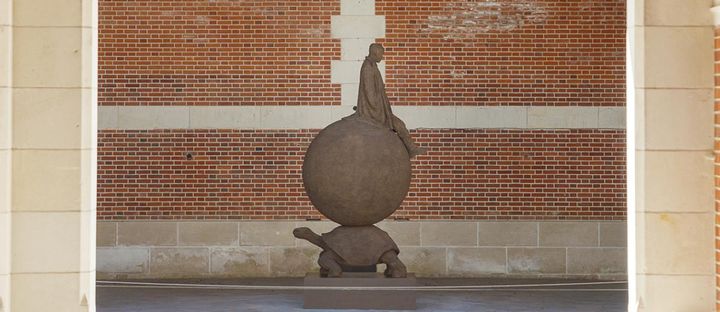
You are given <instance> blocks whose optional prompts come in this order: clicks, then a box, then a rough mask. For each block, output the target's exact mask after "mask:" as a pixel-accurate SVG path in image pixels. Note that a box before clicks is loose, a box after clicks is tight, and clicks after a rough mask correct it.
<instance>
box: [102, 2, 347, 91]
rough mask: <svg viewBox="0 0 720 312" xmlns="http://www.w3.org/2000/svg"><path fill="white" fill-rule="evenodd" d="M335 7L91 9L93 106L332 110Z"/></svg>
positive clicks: (140, 5)
mask: <svg viewBox="0 0 720 312" xmlns="http://www.w3.org/2000/svg"><path fill="white" fill-rule="evenodd" d="M339 10H340V3H339V1H325V0H292V1H237V0H217V1H207V0H133V1H115V0H100V1H99V54H98V60H99V61H98V63H99V71H98V79H99V81H98V103H99V104H100V105H331V104H337V103H339V101H340V87H339V86H338V85H332V84H330V60H332V59H337V58H339V56H340V45H339V42H337V41H336V40H333V39H330V18H329V17H330V16H331V15H333V14H338V13H339Z"/></svg>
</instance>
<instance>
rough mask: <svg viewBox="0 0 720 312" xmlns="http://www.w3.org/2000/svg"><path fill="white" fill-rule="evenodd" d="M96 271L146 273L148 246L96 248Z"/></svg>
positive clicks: (148, 257)
mask: <svg viewBox="0 0 720 312" xmlns="http://www.w3.org/2000/svg"><path fill="white" fill-rule="evenodd" d="M96 252H97V271H98V272H102V273H146V272H147V269H148V260H149V259H150V256H149V255H150V250H149V249H148V248H136V247H130V248H102V247H101V248H98V249H97V251H96Z"/></svg>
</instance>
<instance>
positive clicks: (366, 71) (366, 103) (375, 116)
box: [356, 57, 416, 153]
mask: <svg viewBox="0 0 720 312" xmlns="http://www.w3.org/2000/svg"><path fill="white" fill-rule="evenodd" d="M356 114H357V115H358V116H360V117H361V118H364V119H367V120H370V121H372V122H373V123H375V124H377V125H380V126H383V127H386V128H389V129H391V130H394V131H395V132H397V134H398V136H399V137H400V139H401V140H402V141H403V143H404V144H405V148H406V149H407V150H408V153H410V152H411V151H413V150H414V149H415V148H416V146H415V143H414V142H413V141H412V139H411V138H410V132H409V131H408V130H407V127H406V126H405V123H404V122H403V121H402V120H400V118H397V117H395V115H393V113H392V109H391V108H390V100H388V97H387V93H385V83H384V82H383V79H382V75H380V70H379V69H378V67H377V63H375V62H374V61H372V60H370V59H369V58H367V57H365V61H364V62H363V64H362V67H361V68H360V88H359V90H358V101H357V113H356Z"/></svg>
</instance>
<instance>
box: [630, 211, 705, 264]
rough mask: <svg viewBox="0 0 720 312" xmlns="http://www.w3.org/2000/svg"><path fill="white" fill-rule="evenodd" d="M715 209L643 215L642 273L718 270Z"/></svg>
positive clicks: (640, 243) (640, 250) (640, 240)
mask: <svg viewBox="0 0 720 312" xmlns="http://www.w3.org/2000/svg"><path fill="white" fill-rule="evenodd" d="M714 216H715V213H714V212H708V213H704V214H702V213H648V214H642V215H639V216H638V218H642V220H638V221H640V222H642V224H641V226H642V227H638V228H644V233H652V235H646V236H645V237H644V239H639V242H638V248H637V250H638V255H637V258H638V259H641V260H642V261H641V262H639V263H638V273H646V274H677V275H699V274H707V275H710V274H714V272H715V258H714V254H715V248H713V246H714V243H715V240H714V237H713V235H712V233H713V231H714V229H715V225H714V223H715V221H714Z"/></svg>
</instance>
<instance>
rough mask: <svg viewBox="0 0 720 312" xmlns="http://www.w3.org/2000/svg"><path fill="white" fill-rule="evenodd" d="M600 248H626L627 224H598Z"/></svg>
mask: <svg viewBox="0 0 720 312" xmlns="http://www.w3.org/2000/svg"><path fill="white" fill-rule="evenodd" d="M600 247H627V223H625V222H600Z"/></svg>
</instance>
